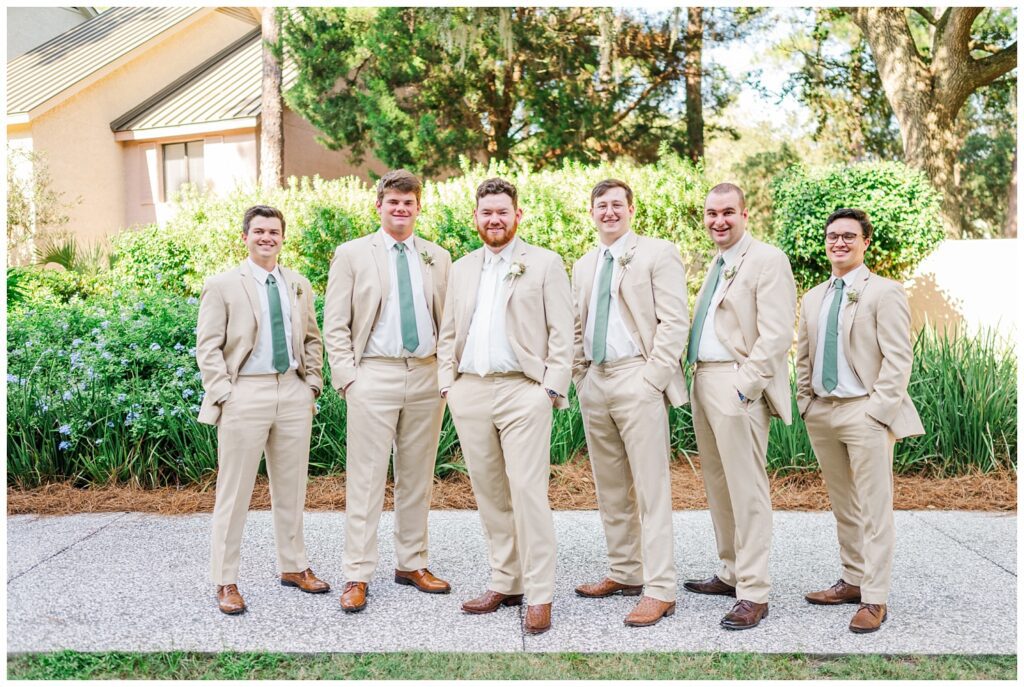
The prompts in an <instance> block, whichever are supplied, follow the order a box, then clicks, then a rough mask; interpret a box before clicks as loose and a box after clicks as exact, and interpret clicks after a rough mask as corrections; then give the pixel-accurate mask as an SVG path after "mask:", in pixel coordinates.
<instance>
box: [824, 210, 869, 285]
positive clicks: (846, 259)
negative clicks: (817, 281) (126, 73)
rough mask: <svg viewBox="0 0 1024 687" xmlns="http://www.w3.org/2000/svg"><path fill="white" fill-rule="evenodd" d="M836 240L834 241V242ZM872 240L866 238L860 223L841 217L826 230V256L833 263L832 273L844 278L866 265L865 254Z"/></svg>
mask: <svg viewBox="0 0 1024 687" xmlns="http://www.w3.org/2000/svg"><path fill="white" fill-rule="evenodd" d="M833 239H834V240H833ZM870 243H871V239H868V238H864V229H863V227H861V225H860V222H858V221H857V220H855V219H853V218H851V217H841V218H839V219H837V220H835V221H833V222H832V224H830V225H828V227H827V228H826V229H825V254H826V255H828V260H829V262H831V263H832V272H833V274H835V275H837V276H840V277H841V276H843V275H844V274H847V273H849V272H851V271H853V270H855V269H857V268H858V267H860V266H861V265H863V264H864V252H865V251H867V249H868V244H870Z"/></svg>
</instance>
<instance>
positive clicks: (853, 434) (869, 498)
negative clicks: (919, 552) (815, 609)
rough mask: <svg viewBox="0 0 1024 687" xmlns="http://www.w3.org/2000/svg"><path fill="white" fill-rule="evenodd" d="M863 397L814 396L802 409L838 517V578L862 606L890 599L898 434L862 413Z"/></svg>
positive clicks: (865, 403)
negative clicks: (851, 587)
mask: <svg viewBox="0 0 1024 687" xmlns="http://www.w3.org/2000/svg"><path fill="white" fill-rule="evenodd" d="M866 405H867V397H864V398H861V399H856V400H852V401H849V400H843V401H827V400H824V399H820V398H815V399H814V400H813V401H812V402H811V405H810V406H809V407H808V408H807V412H806V413H804V422H805V423H806V424H807V434H808V436H809V437H810V439H811V446H813V447H814V454H815V455H816V456H817V457H818V463H819V464H820V465H821V474H822V476H823V477H824V478H825V486H827V487H828V497H829V500H830V501H831V502H832V513H833V514H834V515H835V517H836V534H837V535H838V538H839V558H840V561H841V562H842V569H843V572H842V578H843V579H844V580H846V582H848V583H849V584H852V585H857V586H859V587H860V598H861V601H862V602H863V603H866V604H884V603H887V602H888V598H889V588H890V586H891V577H892V563H893V549H894V547H895V544H896V529H895V522H894V520H893V513H892V491H893V487H892V456H893V449H894V448H895V446H896V438H895V437H894V436H893V435H892V433H891V432H890V431H889V430H888V428H887V427H885V426H884V425H881V424H879V423H878V422H877V421H875V420H874V419H873V418H871V417H869V416H868V415H867V413H866V412H865V407H866Z"/></svg>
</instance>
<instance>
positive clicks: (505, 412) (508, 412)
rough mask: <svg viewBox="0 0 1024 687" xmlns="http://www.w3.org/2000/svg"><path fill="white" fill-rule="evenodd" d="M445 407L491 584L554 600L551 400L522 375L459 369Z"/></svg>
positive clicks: (539, 600) (535, 600) (533, 599)
mask: <svg viewBox="0 0 1024 687" xmlns="http://www.w3.org/2000/svg"><path fill="white" fill-rule="evenodd" d="M448 409H449V410H450V411H451V413H452V420H454V421H455V428H456V430H458V433H459V441H460V443H461V445H462V453H463V455H464V456H465V458H466V466H467V467H468V468H469V477H470V480H471V481H472V483H473V495H474V496H475V497H476V505H477V511H478V512H479V513H480V521H481V523H482V524H483V528H484V536H485V537H487V546H488V551H489V558H490V566H491V582H490V589H491V590H492V591H495V592H499V593H501V594H523V593H525V594H526V598H527V601H528V603H530V604H534V605H535V604H546V603H551V599H552V597H553V596H554V588H555V526H554V520H553V519H552V517H551V508H550V506H549V504H548V477H549V476H550V472H551V458H550V448H551V413H552V407H551V399H550V398H549V397H548V394H547V391H545V390H544V388H543V387H542V386H541V385H540V384H538V383H537V382H534V381H533V380H531V379H528V378H527V377H525V376H524V375H523V374H522V373H516V372H510V373H504V374H494V375H488V376H486V377H479V376H478V375H474V374H464V375H461V376H460V377H459V378H458V379H456V380H455V383H454V384H452V386H451V388H450V389H449V390H448Z"/></svg>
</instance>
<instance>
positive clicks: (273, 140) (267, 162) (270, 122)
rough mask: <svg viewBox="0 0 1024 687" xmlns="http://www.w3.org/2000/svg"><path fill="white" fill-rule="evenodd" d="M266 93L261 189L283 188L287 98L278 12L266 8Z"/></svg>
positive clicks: (263, 28) (262, 107)
mask: <svg viewBox="0 0 1024 687" xmlns="http://www.w3.org/2000/svg"><path fill="white" fill-rule="evenodd" d="M261 35H262V39H263V81H262V83H263V94H262V97H261V99H260V186H261V187H262V188H263V189H264V190H273V189H275V188H280V187H281V186H283V185H284V99H283V97H282V94H281V80H282V79H281V52H280V29H279V21H278V10H277V8H275V7H264V8H263V17H262V23H261Z"/></svg>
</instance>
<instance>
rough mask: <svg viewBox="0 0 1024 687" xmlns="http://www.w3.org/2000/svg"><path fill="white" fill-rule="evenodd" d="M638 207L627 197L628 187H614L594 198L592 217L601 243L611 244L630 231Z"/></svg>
mask: <svg viewBox="0 0 1024 687" xmlns="http://www.w3.org/2000/svg"><path fill="white" fill-rule="evenodd" d="M635 214H636V208H635V207H634V206H633V205H632V204H631V203H630V202H629V200H628V198H627V197H626V189H624V188H621V187H618V186H616V187H613V188H610V189H608V190H607V191H605V192H604V193H603V194H601V195H600V196H598V197H597V198H594V201H593V203H592V204H591V206H590V218H591V219H592V220H594V226H595V227H597V236H598V238H599V239H600V241H601V243H602V244H604V245H606V246H610V245H612V244H613V243H615V242H616V241H618V240H619V239H620V238H621V237H622V236H624V235H625V233H626V232H627V231H629V226H630V224H631V223H632V221H633V215H635Z"/></svg>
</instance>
